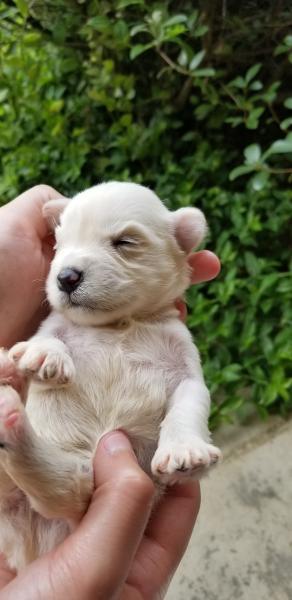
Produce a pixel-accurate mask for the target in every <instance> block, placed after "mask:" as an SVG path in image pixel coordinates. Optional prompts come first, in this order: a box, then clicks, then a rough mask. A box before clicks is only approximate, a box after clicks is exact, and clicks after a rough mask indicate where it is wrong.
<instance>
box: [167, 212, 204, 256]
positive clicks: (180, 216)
mask: <svg viewBox="0 0 292 600" xmlns="http://www.w3.org/2000/svg"><path fill="white" fill-rule="evenodd" d="M173 219H174V233H175V237H176V240H177V242H178V244H179V246H180V247H181V249H182V250H184V252H186V253H187V254H188V253H189V252H190V251H191V250H193V249H194V248H196V247H197V246H198V245H199V244H200V243H201V242H202V241H203V239H204V237H205V235H206V233H207V223H206V219H205V217H204V215H203V213H202V212H201V211H200V210H199V209H198V208H191V207H188V208H179V210H176V211H175V212H174V213H173Z"/></svg>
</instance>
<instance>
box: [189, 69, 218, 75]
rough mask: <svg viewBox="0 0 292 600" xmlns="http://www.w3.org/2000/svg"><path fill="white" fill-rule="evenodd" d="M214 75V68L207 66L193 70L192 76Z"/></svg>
mask: <svg viewBox="0 0 292 600" xmlns="http://www.w3.org/2000/svg"><path fill="white" fill-rule="evenodd" d="M214 75H216V71H215V69H212V68H207V69H197V70H196V71H194V73H193V76H194V77H214Z"/></svg>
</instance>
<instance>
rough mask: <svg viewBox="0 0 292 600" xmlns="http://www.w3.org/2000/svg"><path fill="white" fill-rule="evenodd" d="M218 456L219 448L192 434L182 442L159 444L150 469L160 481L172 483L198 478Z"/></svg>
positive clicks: (219, 455) (212, 464) (218, 458)
mask: <svg viewBox="0 0 292 600" xmlns="http://www.w3.org/2000/svg"><path fill="white" fill-rule="evenodd" d="M220 458H221V452H220V450H219V448H216V447H215V446H212V444H207V443H206V442H204V441H203V440H201V439H200V438H199V437H195V436H194V437H191V438H190V439H189V440H185V441H184V442H177V441H174V442H168V443H167V444H163V445H159V446H158V448H157V450H156V452H155V454H154V457H153V459H152V463H151V470H152V473H153V475H154V476H155V478H156V479H158V480H159V481H161V483H165V484H168V485H172V484H173V483H176V482H178V481H185V480H186V479H198V478H199V477H201V476H202V475H203V474H204V472H206V470H207V469H208V468H209V467H211V466H214V465H215V464H216V463H217V462H218V461H219V460H220Z"/></svg>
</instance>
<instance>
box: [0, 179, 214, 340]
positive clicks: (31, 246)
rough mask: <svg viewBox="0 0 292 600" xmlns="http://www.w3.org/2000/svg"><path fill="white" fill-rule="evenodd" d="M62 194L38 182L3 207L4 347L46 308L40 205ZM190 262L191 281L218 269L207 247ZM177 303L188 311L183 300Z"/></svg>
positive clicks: (0, 334)
mask: <svg viewBox="0 0 292 600" xmlns="http://www.w3.org/2000/svg"><path fill="white" fill-rule="evenodd" d="M61 197H62V195H61V194H60V193H59V192H57V191H56V190H54V189H53V188H52V187H50V186H47V185H37V186H36V187H33V188H31V189H30V190H28V191H26V192H24V193H23V194H21V195H20V196H18V198H16V199H15V200H13V201H12V202H10V203H9V204H7V205H5V206H3V207H2V208H1V209H0V273H1V278H0V314H1V331H0V346H1V345H2V346H5V347H10V346H12V345H13V344H14V343H16V342H17V341H20V340H24V339H26V338H28V337H30V336H31V335H32V334H33V333H34V332H35V330H36V329H37V327H38V325H39V324H40V322H41V320H42V319H43V318H44V317H45V315H46V313H47V311H48V307H47V305H46V302H45V287H44V285H45V279H46V276H47V274H48V271H49V266H50V262H51V259H52V257H53V246H54V237H53V235H52V233H51V232H50V231H49V228H48V226H47V223H46V221H45V219H44V218H43V215H42V207H43V205H44V204H45V203H46V202H47V201H48V200H52V199H54V198H61ZM189 263H190V265H191V268H192V283H200V282H203V281H208V280H209V279H213V278H214V277H216V275H217V274H218V273H219V271H220V262H219V259H218V258H217V256H215V254H213V253H212V252H209V251H208V250H202V251H201V252H197V253H195V254H191V255H190V257H189ZM177 306H178V307H179V309H180V312H181V314H182V315H184V314H185V311H186V309H185V306H184V304H183V303H182V302H179V303H178V305H177Z"/></svg>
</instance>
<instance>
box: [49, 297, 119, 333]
mask: <svg viewBox="0 0 292 600" xmlns="http://www.w3.org/2000/svg"><path fill="white" fill-rule="evenodd" d="M49 301H50V305H51V307H52V308H53V310H55V311H56V312H58V313H60V314H62V315H64V316H65V317H66V318H67V319H69V320H70V321H71V322H72V323H75V324H76V325H85V326H88V327H94V326H99V325H110V324H111V323H114V322H116V321H118V320H121V319H128V318H129V317H130V316H131V315H130V313H131V310H130V307H129V309H127V307H126V306H121V307H118V308H115V309H113V310H104V309H99V308H98V307H97V306H94V307H93V306H90V305H89V304H88V305H86V304H84V305H83V304H81V303H77V302H76V301H75V302H74V300H73V301H70V299H69V298H67V299H66V297H64V296H63V295H56V296H54V297H52V296H51V297H50V298H49Z"/></svg>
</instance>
